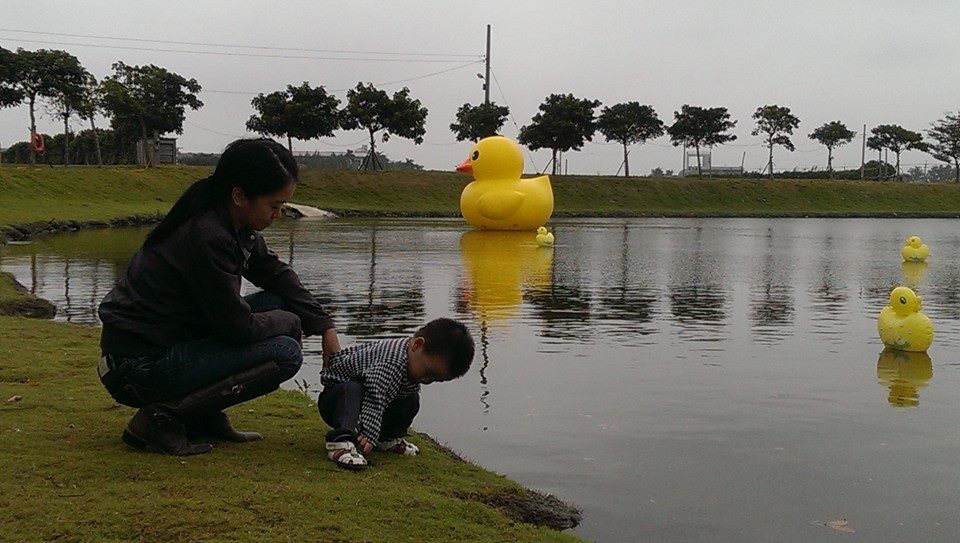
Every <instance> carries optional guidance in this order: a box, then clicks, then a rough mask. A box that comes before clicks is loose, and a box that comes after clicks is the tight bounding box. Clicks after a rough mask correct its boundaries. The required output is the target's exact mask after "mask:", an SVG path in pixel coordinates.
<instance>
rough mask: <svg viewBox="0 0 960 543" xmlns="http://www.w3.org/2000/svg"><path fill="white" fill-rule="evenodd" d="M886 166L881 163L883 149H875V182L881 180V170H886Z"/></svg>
mask: <svg viewBox="0 0 960 543" xmlns="http://www.w3.org/2000/svg"><path fill="white" fill-rule="evenodd" d="M885 166H886V165H885V164H884V163H883V149H877V181H881V180H882V179H883V178H882V177H881V176H882V175H883V170H885V169H886V167H885Z"/></svg>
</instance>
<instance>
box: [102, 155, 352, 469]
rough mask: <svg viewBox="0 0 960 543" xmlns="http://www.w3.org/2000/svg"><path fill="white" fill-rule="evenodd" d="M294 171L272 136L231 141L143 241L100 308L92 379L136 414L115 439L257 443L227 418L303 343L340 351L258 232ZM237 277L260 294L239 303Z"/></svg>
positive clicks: (187, 449)
mask: <svg viewBox="0 0 960 543" xmlns="http://www.w3.org/2000/svg"><path fill="white" fill-rule="evenodd" d="M296 183H297V164H296V161H295V160H294V158H293V156H292V155H291V154H290V152H289V151H287V149H286V148H284V147H283V146H282V145H280V144H278V143H276V142H274V141H272V140H238V141H235V142H233V143H231V144H230V145H229V146H228V147H227V148H226V150H225V151H224V152H223V155H222V156H221V158H220V161H219V162H218V163H217V166H216V169H215V170H214V172H213V175H211V176H210V177H208V178H206V179H201V180H200V181H197V182H196V183H194V184H193V185H191V186H190V187H189V188H188V189H187V190H186V192H184V194H183V195H182V196H181V197H180V199H179V200H177V202H176V203H175V204H174V206H173V208H172V209H171V210H170V212H169V213H168V214H167V216H166V217H165V218H164V219H163V221H162V222H161V223H160V224H159V225H157V227H156V228H155V229H154V230H153V231H152V232H151V233H150V234H149V235H148V236H147V238H146V240H145V241H144V243H143V246H142V247H141V248H140V250H139V251H137V253H136V254H135V255H134V256H133V258H132V259H131V260H130V263H129V264H128V265H127V268H126V270H125V272H124V274H123V276H122V277H121V278H120V280H119V281H118V282H117V284H116V286H114V288H113V290H111V291H110V293H109V294H107V296H106V297H105V298H104V299H103V302H102V303H101V304H100V309H99V314H100V319H101V321H102V322H103V332H102V335H101V339H100V346H101V350H102V355H103V356H102V358H101V360H100V364H99V366H98V370H97V371H98V373H99V375H100V380H101V382H102V383H103V385H104V387H105V388H106V389H107V391H108V392H109V393H110V394H111V395H112V396H113V398H114V399H115V400H117V401H118V402H119V403H122V404H124V405H128V406H131V407H136V408H138V409H139V411H137V413H136V414H135V415H134V416H133V418H132V419H131V420H130V422H129V424H127V427H126V429H125V430H124V431H123V434H122V439H123V442H124V443H126V444H128V445H130V446H132V447H136V448H139V449H148V450H154V451H159V452H163V453H166V454H171V455H178V456H182V455H190V454H201V453H206V452H209V451H210V450H211V449H212V448H213V445H212V444H211V443H210V441H213V440H226V441H235V442H245V441H255V440H258V439H261V435H260V434H258V433H255V432H240V431H237V430H235V429H234V428H233V426H232V425H231V424H230V420H229V419H228V418H227V415H226V414H224V412H223V410H224V409H226V408H228V407H230V406H232V405H236V404H239V403H241V402H245V401H247V400H251V399H253V398H256V397H259V396H262V395H264V394H267V393H269V392H272V391H274V390H276V389H277V388H278V387H279V385H280V383H282V382H283V381H285V380H287V379H290V378H292V377H293V376H294V375H295V374H296V373H297V370H298V369H299V368H300V364H301V362H302V361H303V354H302V352H301V341H302V337H303V336H304V335H314V334H319V335H322V337H323V341H322V344H323V356H324V359H326V357H327V356H328V353H330V352H336V351H338V350H339V349H340V346H339V341H338V339H337V333H336V329H335V328H334V327H333V321H332V320H331V318H330V315H329V314H328V313H327V312H326V311H324V309H323V307H321V305H320V303H319V302H317V300H316V299H315V298H314V297H313V295H311V294H310V293H309V292H308V291H307V290H306V289H305V288H304V287H303V285H302V284H301V282H300V279H299V277H298V276H297V274H296V273H295V272H294V271H293V270H292V269H291V268H290V266H288V265H287V264H286V263H284V262H282V261H281V260H280V259H279V258H278V257H277V255H276V254H275V253H273V252H272V251H270V250H269V249H267V246H266V244H265V243H264V240H263V237H261V235H260V234H259V231H260V230H263V229H264V228H266V227H268V226H270V224H271V223H272V222H273V221H274V219H276V218H277V217H278V216H279V214H280V208H281V206H282V205H283V203H285V202H286V201H287V200H289V199H290V197H291V195H292V194H293V191H294V189H295V188H296ZM241 277H243V278H246V279H247V280H248V281H250V282H251V283H252V284H253V285H255V286H257V287H259V288H260V289H262V290H261V291H259V292H256V293H254V294H251V295H248V296H241V295H240V283H241Z"/></svg>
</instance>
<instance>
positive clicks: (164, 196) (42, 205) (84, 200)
mask: <svg viewBox="0 0 960 543" xmlns="http://www.w3.org/2000/svg"><path fill="white" fill-rule="evenodd" d="M210 172H211V168H208V167H199V166H170V167H159V168H153V169H150V170H142V169H137V168H131V167H112V168H48V167H26V166H11V165H6V166H3V167H0V238H8V239H24V238H27V237H30V236H32V235H36V234H39V233H44V232H50V231H63V230H73V229H78V228H86V227H104V226H117V225H123V224H129V223H133V224H143V223H149V222H153V221H156V220H157V219H158V218H159V217H161V216H162V215H163V214H164V213H165V212H166V210H167V209H169V207H170V206H171V205H172V204H173V202H174V201H175V200H176V199H177V197H178V196H179V195H180V194H181V193H182V191H183V190H184V188H186V187H187V186H188V185H189V184H190V183H191V182H193V181H195V180H196V179H199V178H202V177H205V176H207V175H209V173H210ZM469 181H470V179H469V178H468V177H467V176H464V175H461V174H457V173H455V172H355V171H345V170H305V171H304V172H303V174H302V178H301V182H300V186H299V188H298V189H297V193H296V194H295V196H294V200H295V201H296V202H297V203H302V204H307V205H311V206H315V207H320V208H323V209H329V210H331V211H333V212H335V213H337V214H340V215H344V216H418V217H422V216H444V217H454V216H458V215H459V197H460V192H461V191H462V190H463V187H464V186H466V184H467V183H468V182H469ZM553 186H554V195H555V200H556V210H555V212H554V216H555V217H565V216H576V217H647V216H654V217H950V218H953V217H960V185H957V184H954V183H924V184H911V183H896V182H876V181H841V180H836V181H830V180H797V179H790V180H787V179H783V180H781V179H775V180H769V179H692V178H636V177H634V178H629V179H625V178H622V177H586V176H557V177H554V178H553Z"/></svg>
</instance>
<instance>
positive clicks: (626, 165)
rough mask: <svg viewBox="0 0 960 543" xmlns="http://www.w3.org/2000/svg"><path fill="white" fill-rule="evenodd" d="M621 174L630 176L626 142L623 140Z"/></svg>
mask: <svg viewBox="0 0 960 543" xmlns="http://www.w3.org/2000/svg"><path fill="white" fill-rule="evenodd" d="M623 176H624V177H630V161H629V160H628V158H627V142H623Z"/></svg>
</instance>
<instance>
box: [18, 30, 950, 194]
mask: <svg viewBox="0 0 960 543" xmlns="http://www.w3.org/2000/svg"><path fill="white" fill-rule="evenodd" d="M112 69H113V74H111V75H109V76H107V77H105V78H104V79H103V80H102V81H100V82H99V83H98V82H97V80H96V78H94V77H93V76H92V75H91V74H90V73H89V72H88V71H87V70H86V69H84V68H83V67H82V66H81V65H80V62H79V61H78V60H77V58H76V57H74V56H73V55H71V54H69V53H67V52H66V51H58V50H44V49H41V50H37V51H27V50H24V49H17V51H16V52H12V51H8V50H5V49H2V48H0V107H9V106H15V105H19V104H21V103H26V104H27V105H28V110H29V114H30V131H31V134H34V133H36V118H35V108H36V105H37V101H38V100H43V101H45V102H46V103H47V105H48V106H49V107H50V109H51V111H52V112H53V114H54V115H56V116H57V117H59V118H62V119H63V122H64V134H63V141H62V143H63V146H64V163H69V139H70V138H69V119H70V118H71V116H74V115H75V116H77V117H79V118H81V119H84V120H88V121H89V122H90V125H91V128H90V136H89V137H90V139H91V140H92V142H93V144H94V147H95V154H96V159H97V164H101V163H102V162H103V156H102V153H101V150H100V136H101V134H102V133H101V131H99V130H98V129H97V128H96V126H95V124H94V117H95V116H96V114H97V113H102V114H104V115H105V116H107V117H108V118H109V119H110V125H111V129H112V130H113V137H112V140H113V141H114V142H115V144H116V145H125V144H126V145H128V144H129V142H131V141H135V140H136V139H142V140H147V139H149V137H151V136H152V138H153V140H154V141H156V140H157V139H158V138H159V137H160V136H161V135H163V134H168V133H176V134H182V133H183V123H184V119H185V114H186V113H185V112H186V109H187V108H190V109H193V110H196V109H199V108H200V107H202V106H203V103H202V102H201V101H200V99H199V98H198V96H197V95H198V94H199V93H200V91H201V86H200V84H199V83H198V82H197V80H196V79H188V78H186V77H183V76H181V75H179V74H175V73H172V72H169V71H167V70H166V69H164V68H161V67H158V66H155V65H152V64H150V65H146V66H128V65H126V64H124V63H123V62H117V63H115V64H113V66H112ZM251 104H252V106H253V108H254V110H255V111H256V114H255V115H253V116H251V117H250V118H249V119H248V120H247V122H246V127H247V129H248V130H250V131H252V132H255V133H258V134H263V135H269V136H275V137H280V138H286V140H287V145H288V147H290V148H291V150H292V140H293V139H294V138H296V139H298V140H304V141H307V140H311V139H316V138H321V137H332V136H333V133H334V131H336V130H358V129H362V130H366V131H367V133H368V135H369V138H370V154H369V155H368V157H367V158H366V159H365V160H364V161H363V163H362V164H361V166H360V167H361V168H371V169H381V168H382V164H381V163H380V161H379V160H378V155H377V152H376V142H377V139H380V140H381V141H388V140H389V139H390V137H391V136H396V137H400V138H406V139H410V140H412V141H413V142H414V143H415V144H420V143H422V142H423V136H424V135H425V134H426V119H427V113H428V110H427V108H425V107H423V105H422V104H421V103H420V101H419V100H417V99H414V98H412V97H411V96H410V90H409V89H408V88H406V87H404V88H403V89H401V90H399V91H397V92H395V93H394V94H393V95H392V96H391V95H389V94H387V93H386V92H385V91H383V90H381V89H377V88H376V87H374V85H372V84H369V83H366V84H365V83H362V82H361V83H358V84H357V86H356V87H355V88H353V89H350V90H348V91H347V93H346V103H345V104H344V106H343V107H342V108H341V107H340V104H341V102H340V100H339V99H338V98H337V97H335V96H333V95H332V94H330V93H328V92H327V91H326V90H325V89H324V87H323V86H322V85H321V86H317V87H312V86H311V85H310V84H309V83H308V82H304V83H302V84H301V85H299V86H294V85H288V86H287V87H286V89H284V90H279V91H274V92H270V93H266V94H263V93H262V94H258V95H257V96H256V97H254V98H253V100H252V101H251ZM600 105H601V103H600V101H599V100H592V99H582V98H577V97H575V96H574V95H573V94H551V95H549V96H547V97H546V99H545V100H544V102H543V103H542V104H540V106H539V111H538V112H537V113H536V114H535V115H534V116H533V118H532V119H531V122H530V124H528V125H526V126H523V127H521V129H520V133H519V136H518V140H519V141H520V143H521V144H523V145H525V146H526V147H528V148H529V149H531V150H538V149H549V150H550V151H551V165H552V171H553V173H554V174H556V173H557V171H558V165H559V161H558V155H559V154H562V153H565V152H569V151H577V150H580V149H581V148H582V147H583V145H584V144H585V143H586V142H588V141H592V139H593V137H594V135H595V134H596V133H597V132H598V131H599V132H600V133H601V134H602V135H603V136H604V137H605V138H606V141H608V142H614V141H615V142H618V143H619V144H620V145H621V146H622V147H623V162H622V168H623V171H624V174H625V175H627V176H629V175H630V164H629V148H630V146H631V145H636V144H643V143H645V142H647V141H649V140H652V139H655V138H659V137H661V136H663V135H665V134H666V135H668V136H669V138H670V141H671V143H672V144H673V145H674V146H684V147H688V148H693V149H694V150H695V152H696V155H697V172H698V174H699V175H703V170H702V166H701V161H700V151H701V149H702V148H704V147H713V146H716V145H723V144H724V143H728V142H731V141H734V140H736V139H737V137H736V136H735V135H733V134H731V133H730V130H732V129H733V128H734V127H735V126H736V124H737V121H736V120H732V119H731V118H730V113H729V112H728V111H727V108H725V107H713V108H709V107H700V106H692V105H684V106H682V107H681V108H680V111H675V112H674V114H673V116H674V122H673V124H671V125H669V126H668V125H666V124H664V122H663V121H661V120H660V118H659V117H658V115H657V113H656V111H655V110H654V109H653V108H652V107H651V106H649V105H643V104H640V103H639V102H636V101H631V102H625V103H619V104H615V105H612V106H605V107H603V108H602V109H601V110H600V112H599V114H598V113H597V108H599V107H600ZM509 115H510V110H509V108H508V107H507V106H501V105H497V104H496V103H484V104H479V105H476V106H474V105H471V104H469V103H467V104H464V105H463V106H461V107H460V108H459V110H458V111H457V113H456V120H455V122H454V123H452V124H451V125H450V130H451V131H453V133H454V135H455V136H456V139H457V140H458V141H464V140H473V141H476V140H478V139H480V138H482V137H486V136H490V135H494V134H497V133H499V131H500V130H501V128H502V127H503V125H504V123H505V122H506V120H507V117H508V116H509ZM752 119H753V120H754V122H755V126H754V128H753V130H752V131H751V134H752V135H753V136H756V137H759V138H761V139H762V141H763V144H764V145H765V146H766V147H767V149H768V151H769V155H768V156H769V158H768V162H767V166H766V168H765V170H766V172H767V175H769V176H770V177H773V172H774V164H773V149H774V147H777V146H779V147H783V148H784V149H787V150H788V151H794V150H795V147H794V144H793V140H792V139H791V138H792V136H793V133H794V131H795V130H796V129H797V128H798V127H799V125H800V119H799V118H798V117H797V116H796V115H794V114H793V113H792V112H791V110H790V108H788V107H784V106H779V105H764V106H760V107H758V108H757V110H756V111H755V112H754V114H753V116H752ZM926 132H927V136H928V137H929V138H930V140H931V141H924V139H923V135H922V134H921V133H919V132H914V131H911V130H908V129H906V128H904V127H902V126H899V125H895V124H883V125H879V126H876V127H874V128H873V129H872V130H871V135H870V137H869V138H867V140H866V145H867V147H869V148H870V149H872V150H876V151H877V152H878V153H879V154H880V160H878V162H882V153H883V151H890V152H893V153H894V155H895V157H896V168H895V171H896V176H897V177H898V178H901V173H900V155H901V153H903V152H904V151H908V150H920V151H925V152H928V153H930V154H931V155H932V156H933V157H934V158H936V159H937V160H940V161H943V162H945V163H947V164H951V165H952V166H953V167H954V169H955V179H956V180H957V181H960V112H958V113H957V114H955V115H954V114H947V115H945V116H944V118H942V119H939V120H937V121H935V122H934V123H932V125H931V128H930V129H928V130H927V131H926ZM378 135H379V138H378ZM856 135H857V134H856V132H854V131H852V130H850V129H849V128H847V126H846V125H845V124H844V123H842V122H841V121H832V122H828V123H825V124H823V125H822V126H820V127H818V128H816V129H815V130H813V131H812V132H811V133H810V134H809V135H808V137H809V138H811V139H813V140H815V141H817V142H819V143H820V144H821V145H823V146H824V147H825V148H826V150H827V171H828V172H829V173H830V176H831V177H832V176H833V152H834V150H835V149H836V148H838V147H841V146H843V145H846V144H848V143H850V142H851V141H852V140H853V138H854V137H856ZM146 147H147V151H148V152H147V163H148V165H150V164H152V163H153V162H154V157H153V149H152V148H151V146H149V145H148V146H146ZM115 155H119V153H115ZM30 162H31V163H35V162H36V153H35V152H34V151H33V150H32V149H31V152H30ZM885 171H886V168H883V167H878V168H877V172H878V177H881V175H882V172H885Z"/></svg>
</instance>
